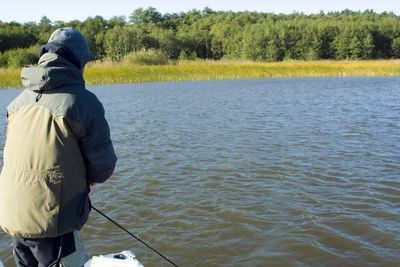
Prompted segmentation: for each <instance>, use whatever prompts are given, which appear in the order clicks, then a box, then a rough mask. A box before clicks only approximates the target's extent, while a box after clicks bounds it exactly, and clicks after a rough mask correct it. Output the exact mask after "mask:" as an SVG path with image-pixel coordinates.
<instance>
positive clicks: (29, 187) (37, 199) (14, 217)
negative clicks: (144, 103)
mask: <svg viewBox="0 0 400 267" xmlns="http://www.w3.org/2000/svg"><path fill="white" fill-rule="evenodd" d="M93 59H94V57H93V56H92V54H91V52H90V50H89V46H88V44H87V42H86V40H85V38H84V37H83V35H82V34H81V33H80V32H79V31H77V30H75V29H73V28H70V27H68V28H60V29H57V30H56V31H54V32H53V34H52V35H51V36H50V39H49V41H48V43H47V44H46V45H44V46H43V47H42V48H41V50H40V59H39V63H38V66H30V67H25V68H23V69H22V72H21V79H22V84H23V85H24V87H25V90H24V91H22V93H21V94H20V95H19V96H18V97H17V98H16V99H15V100H14V101H12V102H11V104H10V105H9V106H8V108H7V118H8V125H7V137H6V143H5V147H4V152H3V153H4V157H3V159H4V160H3V161H4V164H3V168H2V171H1V175H0V226H1V228H2V229H3V230H4V231H5V232H7V233H8V234H10V235H11V239H12V242H13V253H14V256H15V261H16V263H17V266H21V267H22V266H30V267H31V266H38V267H42V266H43V267H44V266H60V265H61V266H65V267H78V266H83V265H84V263H85V262H86V261H87V259H88V256H87V255H86V252H85V250H84V247H83V243H82V234H81V232H80V230H81V228H82V227H83V225H84V224H85V223H86V221H87V219H88V216H89V212H90V207H91V205H90V200H89V195H88V194H89V191H90V186H91V185H93V184H95V183H102V182H104V181H105V180H107V179H108V178H109V177H110V176H111V175H112V173H113V171H114V167H115V163H116V160H117V158H116V156H115V153H114V148H113V145H112V143H111V139H110V130H109V126H108V123H107V121H106V119H105V117H104V109H103V106H102V104H101V103H100V101H99V100H98V99H97V97H96V96H95V95H94V94H93V93H91V92H90V91H88V90H87V89H85V82H84V79H83V70H84V68H85V65H86V63H88V62H89V61H91V60H93Z"/></svg>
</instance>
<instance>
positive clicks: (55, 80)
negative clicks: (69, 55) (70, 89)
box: [21, 53, 85, 92]
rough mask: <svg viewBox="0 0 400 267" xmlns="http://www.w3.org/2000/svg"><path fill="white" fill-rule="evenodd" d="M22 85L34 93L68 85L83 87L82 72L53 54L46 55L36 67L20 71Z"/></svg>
mask: <svg viewBox="0 0 400 267" xmlns="http://www.w3.org/2000/svg"><path fill="white" fill-rule="evenodd" d="M21 81H22V85H23V86H24V87H25V88H26V89H29V90H32V91H35V92H44V91H50V90H52V89H56V88H59V87H63V86H68V85H81V86H85V82H84V80H83V75H82V71H81V70H80V69H78V68H77V67H76V66H74V65H73V64H72V63H70V62H68V61H67V60H66V59H64V58H62V57H61V56H59V55H57V54H55V53H46V54H44V55H42V56H41V57H40V59H39V63H38V66H29V67H25V68H23V69H22V71H21Z"/></svg>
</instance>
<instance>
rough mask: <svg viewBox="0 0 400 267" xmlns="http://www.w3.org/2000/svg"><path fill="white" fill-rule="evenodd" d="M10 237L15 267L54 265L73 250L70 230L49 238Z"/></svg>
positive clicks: (73, 241) (54, 266) (73, 242)
mask: <svg viewBox="0 0 400 267" xmlns="http://www.w3.org/2000/svg"><path fill="white" fill-rule="evenodd" d="M11 238H12V242H13V249H14V257H15V262H16V264H17V267H56V266H58V265H59V262H60V259H61V258H63V257H65V256H68V255H70V254H71V253H73V252H75V240H74V234H73V233H72V232H71V233H68V234H65V235H62V236H58V237H50V238H21V237H15V236H12V237H11Z"/></svg>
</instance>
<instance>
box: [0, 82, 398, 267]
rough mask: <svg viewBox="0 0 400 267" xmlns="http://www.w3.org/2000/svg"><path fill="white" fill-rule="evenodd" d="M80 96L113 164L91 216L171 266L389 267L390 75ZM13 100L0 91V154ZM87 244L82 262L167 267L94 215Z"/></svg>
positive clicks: (6, 251)
mask: <svg viewBox="0 0 400 267" xmlns="http://www.w3.org/2000/svg"><path fill="white" fill-rule="evenodd" d="M89 89H90V90H91V91H93V92H94V93H95V94H96V95H97V96H98V97H99V99H100V100H101V101H102V102H103V104H104V107H105V110H106V115H107V119H108V121H109V124H110V127H111V134H112V139H113V142H114V144H115V149H116V152H117V154H118V157H119V161H118V165H117V168H116V171H115V174H114V176H113V177H112V178H111V179H110V180H109V181H107V182H106V183H105V184H102V185H96V186H95V187H94V188H93V190H92V193H91V195H92V202H93V204H94V206H96V207H97V208H99V209H101V210H102V211H103V212H105V213H107V214H108V215H109V216H111V217H112V218H113V219H115V220H116V221H118V222H120V223H121V224H122V225H124V226H125V227H127V228H128V229H129V230H131V231H132V232H133V233H135V234H137V235H138V236H139V237H140V238H142V239H143V240H145V241H146V242H148V243H149V244H150V245H152V246H154V247H155V248H156V249H158V250H160V251H161V252H162V253H164V254H166V255H168V256H169V257H170V258H171V259H172V260H173V261H175V262H176V263H177V264H178V265H180V266H399V263H400V120H399V116H400V78H399V77H392V78H389V77H381V78H365V77H364V78H351V77H348V78H313V79H309V78H301V79H297V78H291V79H254V80H229V81H198V82H170V83H147V84H124V85H107V86H94V87H89ZM19 92H20V91H19V90H0V110H1V113H0V118H1V120H0V126H1V128H0V145H1V148H0V149H1V152H2V149H3V145H4V139H5V136H4V134H5V125H6V118H5V112H4V110H5V108H6V105H7V104H8V102H10V101H11V100H12V99H13V98H14V97H15V96H16V95H17V94H18V93H19ZM0 159H1V158H0ZM0 163H2V161H1V160H0ZM84 234H85V239H86V244H87V247H88V250H89V252H90V253H91V254H105V253H111V252H117V251H121V250H124V249H133V250H134V251H135V253H136V254H137V256H138V258H139V259H140V260H141V261H142V262H143V263H144V264H145V265H147V266H169V264H168V263H166V262H165V261H163V259H162V258H160V257H159V256H158V255H156V254H154V253H153V252H151V251H150V250H148V249H147V248H145V247H144V246H143V245H141V244H140V243H138V242H137V241H135V240H134V239H132V238H131V237H129V236H127V235H126V234H125V233H124V232H122V231H121V230H120V229H118V228H116V227H115V226H114V225H112V224H111V223H110V222H108V221H106V220H105V219H103V218H102V217H100V216H99V215H98V214H96V213H95V212H92V214H91V218H90V220H89V223H88V224H87V226H86V227H85V228H84ZM0 258H1V259H2V260H3V261H5V262H6V266H13V265H14V263H13V259H12V255H11V249H10V241H9V239H8V237H7V236H6V235H5V234H4V233H0Z"/></svg>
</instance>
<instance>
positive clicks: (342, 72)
mask: <svg viewBox="0 0 400 267" xmlns="http://www.w3.org/2000/svg"><path fill="white" fill-rule="evenodd" d="M20 72H21V68H18V69H11V68H7V69H4V68H3V69H1V68H0V88H2V89H5V88H21V87H22V84H21V81H20V78H19V76H20ZM346 76H400V60H399V59H394V60H366V61H361V60H354V61H282V62H252V61H234V60H232V61H228V60H221V61H212V60H196V61H180V62H176V63H175V64H170V65H130V64H126V63H113V62H94V63H89V64H88V66H87V67H86V69H85V73H84V77H85V81H86V84H87V85H99V84H118V83H141V82H164V81H190V80H227V79H249V78H250V79H251V78H292V77H293V78H294V77H310V78H312V77H346Z"/></svg>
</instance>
